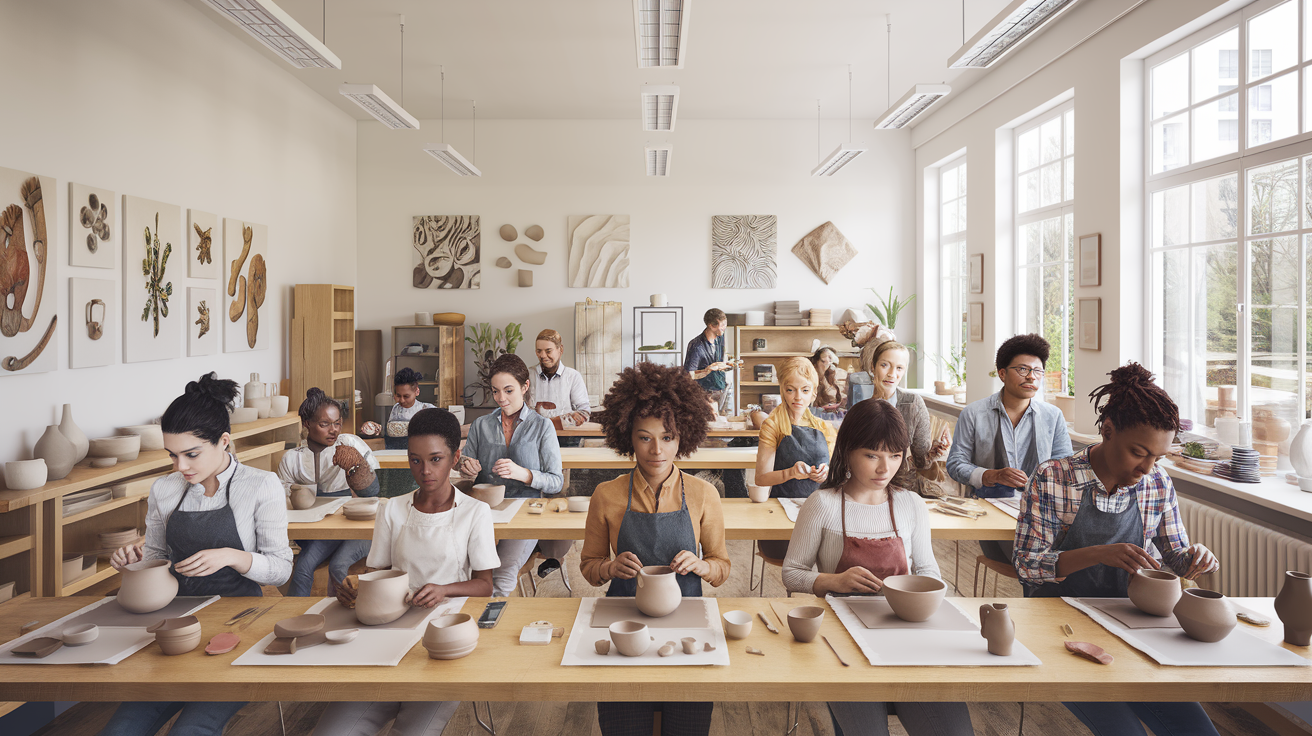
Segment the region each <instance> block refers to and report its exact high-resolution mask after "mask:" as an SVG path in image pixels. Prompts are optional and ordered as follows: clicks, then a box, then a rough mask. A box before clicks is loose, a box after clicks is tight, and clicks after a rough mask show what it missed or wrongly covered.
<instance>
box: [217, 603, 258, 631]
mask: <svg viewBox="0 0 1312 736" xmlns="http://www.w3.org/2000/svg"><path fill="white" fill-rule="evenodd" d="M258 608H259V607H258V606H251V607H250V608H247V609H246V610H245V611H242V612H241V613H239V614H237V615H236V616H233V617H232V618H230V619H228V620H227V621H224V622H223V625H224V626H232V625H233V624H235V623H237V622H238V621H240V620H242V619H243V618H246V617H247V616H249V615H251V614H252V613H255V611H256V610H258Z"/></svg>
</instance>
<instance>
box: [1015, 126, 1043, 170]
mask: <svg viewBox="0 0 1312 736" xmlns="http://www.w3.org/2000/svg"><path fill="white" fill-rule="evenodd" d="M1016 158H1017V160H1018V161H1020V169H1019V170H1020V171H1028V170H1030V169H1032V168H1034V167H1035V166H1038V165H1039V129H1038V128H1035V129H1033V130H1027V131H1025V132H1024V133H1021V134H1020V139H1019V140H1017V141H1016Z"/></svg>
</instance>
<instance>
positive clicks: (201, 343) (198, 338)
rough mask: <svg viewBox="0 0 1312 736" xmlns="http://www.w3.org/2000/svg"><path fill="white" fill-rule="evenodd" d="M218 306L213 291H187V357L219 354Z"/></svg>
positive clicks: (189, 289)
mask: <svg viewBox="0 0 1312 736" xmlns="http://www.w3.org/2000/svg"><path fill="white" fill-rule="evenodd" d="M218 304H219V301H218V292H217V291H215V290H214V289H197V288H188V289H187V319H188V324H187V357H195V356H197V355H213V354H215V353H217V352H219V331H218V329H217V328H218V326H219V325H218V324H217V322H215V321H214V319H215V317H216V316H217V312H218V310H217V309H216V308H215V307H216V306H217V305H218Z"/></svg>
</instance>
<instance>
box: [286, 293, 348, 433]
mask: <svg viewBox="0 0 1312 736" xmlns="http://www.w3.org/2000/svg"><path fill="white" fill-rule="evenodd" d="M290 345H291V347H290V352H291V369H292V375H291V393H290V394H289V395H290V396H291V399H292V409H293V412H292V413H295V408H296V407H297V406H298V405H299V404H300V402H301V400H302V399H304V398H305V392H306V391H307V390H308V389H310V388H313V387H318V388H321V389H323V391H324V393H326V394H328V396H329V397H331V398H334V399H337V400H338V401H340V402H342V405H343V406H348V407H354V406H355V288H354V287H351V286H339V285H337V284H297V285H296V286H295V287H294V288H293V290H292V320H291V341H290ZM357 421H358V420H357V418H356V412H355V411H354V410H353V411H351V416H350V417H349V418H347V420H346V421H344V422H342V431H343V432H350V433H352V434H354V433H355V431H356V430H355V428H356V427H357V426H358V425H357Z"/></svg>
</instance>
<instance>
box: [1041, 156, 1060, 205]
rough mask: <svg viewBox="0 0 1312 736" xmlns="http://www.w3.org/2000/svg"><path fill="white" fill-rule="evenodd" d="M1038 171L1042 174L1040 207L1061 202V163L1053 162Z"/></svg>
mask: <svg viewBox="0 0 1312 736" xmlns="http://www.w3.org/2000/svg"><path fill="white" fill-rule="evenodd" d="M1039 171H1040V172H1042V174H1043V199H1042V205H1043V206H1044V207H1047V206H1048V205H1050V204H1057V203H1058V202H1060V201H1061V162H1060V161H1054V162H1052V163H1050V164H1048V165H1047V166H1044V167H1043V168H1042V169H1039Z"/></svg>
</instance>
